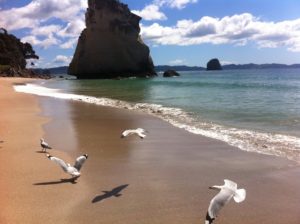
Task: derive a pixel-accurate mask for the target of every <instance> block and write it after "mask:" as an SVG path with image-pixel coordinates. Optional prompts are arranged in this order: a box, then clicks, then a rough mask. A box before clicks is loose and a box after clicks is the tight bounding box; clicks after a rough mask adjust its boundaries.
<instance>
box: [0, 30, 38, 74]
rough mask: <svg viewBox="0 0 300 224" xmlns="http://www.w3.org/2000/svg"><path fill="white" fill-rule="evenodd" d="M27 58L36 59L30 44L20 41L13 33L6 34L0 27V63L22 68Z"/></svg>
mask: <svg viewBox="0 0 300 224" xmlns="http://www.w3.org/2000/svg"><path fill="white" fill-rule="evenodd" d="M29 58H35V59H38V58H39V57H38V56H37V55H36V54H35V52H34V50H33V49H32V46H31V45H30V44H29V43H22V42H21V41H20V40H19V39H18V38H16V37H15V36H14V35H11V34H8V33H7V31H6V30H5V29H3V28H0V65H6V66H10V67H14V68H19V69H24V68H25V66H26V60H25V59H29Z"/></svg>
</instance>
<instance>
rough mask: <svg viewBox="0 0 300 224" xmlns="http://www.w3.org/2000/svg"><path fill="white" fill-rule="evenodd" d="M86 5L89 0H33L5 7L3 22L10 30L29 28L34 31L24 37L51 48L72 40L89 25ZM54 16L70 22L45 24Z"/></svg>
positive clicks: (1, 12)
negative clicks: (24, 3)
mask: <svg viewBox="0 0 300 224" xmlns="http://www.w3.org/2000/svg"><path fill="white" fill-rule="evenodd" d="M86 8H87V0H47V1H45V0H32V1H31V2H30V3H29V4H27V5H25V6H23V7H19V8H11V9H8V10H1V11H0V14H1V16H0V24H1V26H3V27H5V28H6V29H7V30H8V31H9V32H10V31H12V30H18V29H23V28H28V29H29V32H30V34H29V35H28V36H26V37H23V38H22V39H23V40H26V41H28V42H30V43H31V44H33V45H37V46H41V47H44V48H47V47H49V46H51V45H58V44H61V42H62V41H65V42H66V43H69V42H71V40H70V39H74V36H79V34H80V32H81V31H82V30H83V29H84V27H85V22H84V13H85V10H86ZM53 18H55V19H58V20H59V21H60V22H59V23H60V24H66V25H57V24H56V25H55V24H52V25H45V24H47V23H49V22H50V23H51V19H53ZM41 37H44V39H41ZM62 38H63V39H62ZM66 46H70V47H72V46H73V45H71V44H66Z"/></svg>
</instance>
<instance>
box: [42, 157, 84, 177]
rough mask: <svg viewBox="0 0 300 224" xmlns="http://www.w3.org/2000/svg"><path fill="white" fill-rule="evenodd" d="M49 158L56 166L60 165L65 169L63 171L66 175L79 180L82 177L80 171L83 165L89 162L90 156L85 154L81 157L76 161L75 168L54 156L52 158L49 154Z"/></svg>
mask: <svg viewBox="0 0 300 224" xmlns="http://www.w3.org/2000/svg"><path fill="white" fill-rule="evenodd" d="M47 157H48V159H50V160H51V161H53V162H55V163H56V164H58V165H59V166H60V167H61V168H62V169H63V171H65V172H66V173H68V174H70V175H71V176H72V177H76V178H78V177H79V176H80V172H79V171H80V169H81V167H82V165H83V163H84V162H85V161H86V160H87V158H88V155H87V154H84V155H82V156H79V157H78V158H77V159H76V161H75V164H74V166H71V165H70V164H69V163H66V162H65V161H63V160H62V159H60V158H57V157H54V156H51V155H49V154H47Z"/></svg>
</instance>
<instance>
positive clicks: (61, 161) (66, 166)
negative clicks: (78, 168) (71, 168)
mask: <svg viewBox="0 0 300 224" xmlns="http://www.w3.org/2000/svg"><path fill="white" fill-rule="evenodd" d="M48 158H49V159H50V160H51V161H53V162H55V163H56V164H58V165H59V166H60V167H61V168H62V169H63V170H64V171H65V172H67V171H68V165H67V164H66V163H65V161H63V160H62V159H60V158H57V157H54V156H50V155H48Z"/></svg>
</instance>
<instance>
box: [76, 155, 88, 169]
mask: <svg viewBox="0 0 300 224" xmlns="http://www.w3.org/2000/svg"><path fill="white" fill-rule="evenodd" d="M86 159H87V157H86V156H84V155H83V156H79V157H78V158H77V159H76V161H75V165H74V167H75V168H76V169H77V170H78V171H79V170H80V169H81V167H82V165H83V164H84V162H85V161H86Z"/></svg>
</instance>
